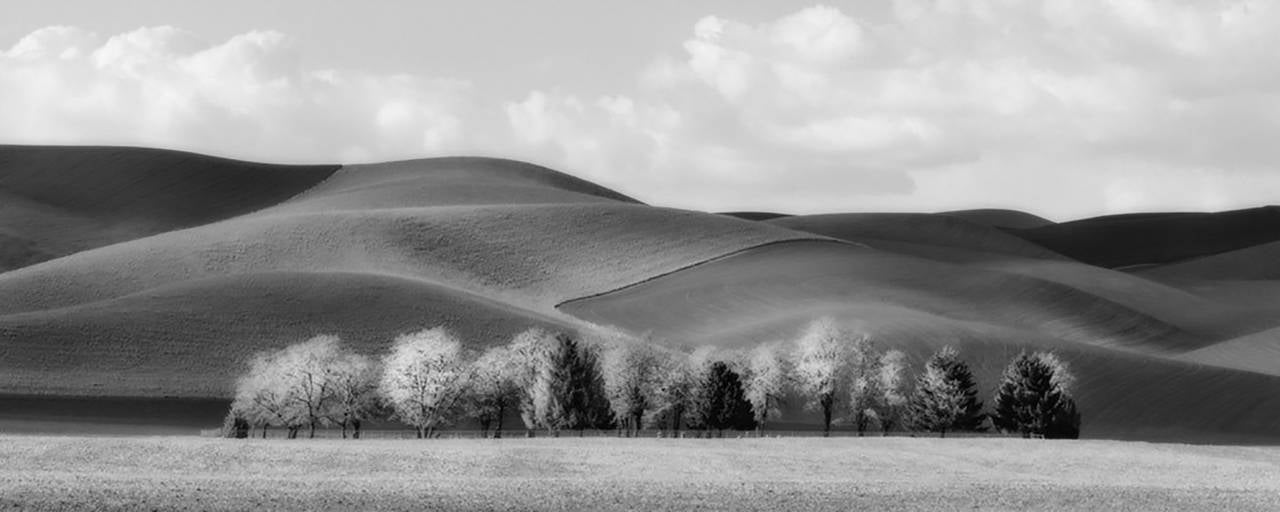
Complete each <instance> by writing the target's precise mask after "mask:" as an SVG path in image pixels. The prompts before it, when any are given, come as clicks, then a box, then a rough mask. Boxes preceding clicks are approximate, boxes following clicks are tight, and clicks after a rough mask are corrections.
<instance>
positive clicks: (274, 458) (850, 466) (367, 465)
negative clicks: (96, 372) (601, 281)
mask: <svg viewBox="0 0 1280 512" xmlns="http://www.w3.org/2000/svg"><path fill="white" fill-rule="evenodd" d="M0 460H4V461H5V464H4V465H3V467H0V509H10V508H21V509H45V510H86V509H93V510H113V509H130V510H132V509H148V510H150V509H188V510H255V509H256V510H348V509H355V510H370V509H372V510H410V509H412V510H495V509H496V510H516V509H519V510H633V509H635V510H788V509H792V510H795V509H806V510H851V509H863V508H866V509H872V510H916V509H925V510H959V509H965V510H971V509H991V510H1133V509H1142V510H1164V509H1178V510H1274V509H1275V507H1277V506H1280V448H1277V447H1223V446H1192V445H1173V444H1170V445H1162V444H1148V443H1132V442H1112V441H1075V442H1070V441H1067V442H1050V441H1041V440H1022V439H945V440H944V439H912V438H842V439H826V440H824V439H799V438H792V439H721V440H659V439H626V440H619V439H609V438H603V439H601V438H595V439H592V438H587V439H504V440H500V441H480V440H433V441H426V442H418V441H361V442H342V441H311V442H307V441H294V442H285V441H276V440H272V441H258V440H250V441H235V440H224V439H205V438H187V437H171V438H79V437H25V436H7V437H0Z"/></svg>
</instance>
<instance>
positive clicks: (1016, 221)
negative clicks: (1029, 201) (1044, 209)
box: [939, 208, 1054, 229]
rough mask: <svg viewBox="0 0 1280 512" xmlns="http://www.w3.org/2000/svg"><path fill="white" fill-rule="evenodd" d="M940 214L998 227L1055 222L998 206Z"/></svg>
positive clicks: (1045, 224) (1023, 227) (1013, 227)
mask: <svg viewBox="0 0 1280 512" xmlns="http://www.w3.org/2000/svg"><path fill="white" fill-rule="evenodd" d="M939 215H947V216H950V217H956V218H960V219H964V220H967V221H970V222H977V223H978V224H986V225H988V226H991V227H996V228H1011V229H1028V228H1038V227H1041V226H1048V225H1052V224H1054V222H1053V221H1051V220H1049V219H1046V218H1044V217H1041V216H1039V215H1034V214H1030V213H1027V212H1022V211H1018V210H1002V209H998V208H984V209H977V210H955V211H950V212H942V213H941V214H939Z"/></svg>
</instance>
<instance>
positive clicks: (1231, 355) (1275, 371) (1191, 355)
mask: <svg viewBox="0 0 1280 512" xmlns="http://www.w3.org/2000/svg"><path fill="white" fill-rule="evenodd" d="M1178 358H1179V359H1182V360H1185V361H1192V362H1197V363H1204V364H1211V365H1214V366H1222V367H1226V368H1238V369H1241V370H1247V371H1251V372H1257V373H1262V374H1266V375H1276V376H1280V328H1275V329H1269V330H1266V331H1261V332H1256V333H1253V334H1250V335H1248V336H1241V337H1239V338H1236V339H1232V340H1227V341H1223V342H1221V343H1215V344H1213V345H1210V346H1208V347H1204V348H1202V349H1199V350H1195V351H1192V352H1188V353H1186V354H1182V355H1180V356H1178ZM1274 391H1275V392H1277V393H1280V389H1276V390H1274Z"/></svg>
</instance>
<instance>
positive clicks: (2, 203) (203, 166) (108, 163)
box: [0, 145, 338, 272]
mask: <svg viewBox="0 0 1280 512" xmlns="http://www.w3.org/2000/svg"><path fill="white" fill-rule="evenodd" d="M337 169H338V166H336V165H319V166H317V165H311V166H285V165H270V164H260V163H253V162H242V161H236V160H229V159H224V158H215V157H210V156H205V155H197V154H193V153H183V152H178V151H167V150H158V149H145V148H121V147H78V146H67V147H62V146H12V145H0V272H3V271H5V270H10V269H15V268H20V267H23V266H27V265H31V264H34V263H38V262H41V261H46V260H50V259H53V258H57V257H60V256H65V255H68V254H72V253H75V252H78V251H83V250H86V249H92V248H95V247H101V246H104V245H108V244H112V243H116V242H121V241H125V240H133V239H137V238H141V237H145V236H148V235H153V234H156V233H162V232H166V231H170V230H174V229H180V228H186V227H191V226H196V225H200V224H206V223H209V222H213V221H217V220H222V219H227V218H231V217H234V216H237V215H242V214H245V213H249V212H252V211H254V210H258V209H261V208H266V207H268V206H274V205H276V204H278V203H279V202H281V201H284V200H286V199H288V198H290V197H293V196H294V195H297V194H299V193H301V192H302V191H304V190H306V189H307V188H309V187H311V186H314V185H315V184H317V183H320V182H321V181H323V180H324V179H326V178H328V177H329V176H330V175H331V174H333V173H334V171H336V170H337Z"/></svg>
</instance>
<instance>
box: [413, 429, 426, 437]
mask: <svg viewBox="0 0 1280 512" xmlns="http://www.w3.org/2000/svg"><path fill="white" fill-rule="evenodd" d="M414 433H415V434H417V435H418V439H422V437H423V434H426V433H427V429H426V428H424V427H422V426H418V427H414Z"/></svg>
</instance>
